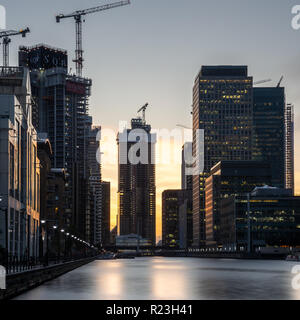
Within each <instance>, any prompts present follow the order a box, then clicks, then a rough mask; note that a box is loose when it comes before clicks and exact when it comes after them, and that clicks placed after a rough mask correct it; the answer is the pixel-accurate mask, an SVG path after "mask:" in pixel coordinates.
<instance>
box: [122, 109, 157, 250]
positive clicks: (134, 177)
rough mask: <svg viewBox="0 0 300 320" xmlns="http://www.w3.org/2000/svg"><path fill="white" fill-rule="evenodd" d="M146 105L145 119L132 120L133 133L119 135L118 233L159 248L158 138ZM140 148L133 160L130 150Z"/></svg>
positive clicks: (141, 110) (125, 132) (131, 131)
mask: <svg viewBox="0 0 300 320" xmlns="http://www.w3.org/2000/svg"><path fill="white" fill-rule="evenodd" d="M147 107H148V104H146V105H145V106H144V107H142V108H141V109H140V110H139V112H143V117H137V118H134V119H132V120H131V129H124V131H123V132H120V133H119V134H118V151H119V171H118V177H119V188H118V233H119V235H129V234H136V235H139V236H141V237H142V238H144V239H147V240H149V241H151V243H152V244H153V245H155V244H156V233H155V230H156V227H155V217H156V201H155V198H156V185H155V144H156V135H155V134H152V133H151V126H150V125H149V124H147V123H146V120H145V112H146V109H147ZM136 144H139V146H138V147H139V150H136V152H134V154H135V155H136V157H137V159H132V156H131V151H132V150H131V148H132V147H133V146H134V145H136Z"/></svg>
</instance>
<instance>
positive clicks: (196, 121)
mask: <svg viewBox="0 0 300 320" xmlns="http://www.w3.org/2000/svg"><path fill="white" fill-rule="evenodd" d="M252 88H253V78H252V77H250V76H248V68H247V66H202V68H201V70H200V72H199V74H198V75H197V77H196V79H195V84H194V88H193V131H194V134H193V136H194V140H193V156H194V157H196V156H198V152H199V150H197V149H196V145H197V144H196V140H195V139H196V130H198V129H202V130H204V171H203V173H202V174H200V175H199V176H194V177H193V225H194V230H193V234H194V246H195V247H199V246H201V245H205V240H206V235H205V231H206V226H205V194H204V189H205V180H206V178H207V177H208V175H209V173H210V169H211V168H212V167H213V166H214V165H216V164H217V163H218V162H219V161H221V160H251V150H252V118H253V112H252V111H253V93H252Z"/></svg>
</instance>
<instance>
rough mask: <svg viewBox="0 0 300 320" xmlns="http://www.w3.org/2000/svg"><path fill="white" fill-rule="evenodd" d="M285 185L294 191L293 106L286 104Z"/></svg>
mask: <svg viewBox="0 0 300 320" xmlns="http://www.w3.org/2000/svg"><path fill="white" fill-rule="evenodd" d="M285 135H286V142H285V157H286V158H285V187H286V188H287V189H291V190H292V192H293V194H294V193H295V160H294V156H295V155H294V152H295V147H294V143H295V142H294V106H293V105H292V104H287V106H286V112H285Z"/></svg>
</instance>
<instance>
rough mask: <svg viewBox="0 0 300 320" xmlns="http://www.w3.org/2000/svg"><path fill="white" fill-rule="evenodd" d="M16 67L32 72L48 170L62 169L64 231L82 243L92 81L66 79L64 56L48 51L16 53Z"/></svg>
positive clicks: (36, 49)
mask: <svg viewBox="0 0 300 320" xmlns="http://www.w3.org/2000/svg"><path fill="white" fill-rule="evenodd" d="M19 64H20V66H26V67H28V68H29V69H30V77H31V86H32V92H33V96H34V101H35V102H36V104H35V106H34V108H33V119H34V125H35V126H36V128H37V131H38V132H39V133H47V136H48V138H49V140H50V142H51V145H52V148H53V156H52V159H51V160H52V167H54V168H65V169H66V176H67V184H66V199H65V200H66V210H65V212H66V216H67V225H68V226H72V227H73V228H74V229H75V230H76V231H77V232H78V235H79V236H80V237H82V238H84V237H86V221H87V219H86V215H87V206H88V198H87V194H88V169H87V154H88V153H87V146H88V143H87V134H86V132H87V130H86V128H87V124H86V121H87V115H88V110H89V96H90V94H91V86H92V81H91V80H90V79H86V78H82V77H77V76H75V75H70V74H68V56H67V52H66V51H65V50H62V49H57V48H52V47H50V46H47V45H43V44H42V45H37V46H35V47H20V50H19Z"/></svg>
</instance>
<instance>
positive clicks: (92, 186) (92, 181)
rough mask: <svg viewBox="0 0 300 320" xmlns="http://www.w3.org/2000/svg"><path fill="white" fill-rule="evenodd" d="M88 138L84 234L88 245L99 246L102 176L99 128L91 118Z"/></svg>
mask: <svg viewBox="0 0 300 320" xmlns="http://www.w3.org/2000/svg"><path fill="white" fill-rule="evenodd" d="M86 122H87V124H89V125H88V126H87V136H88V147H87V150H88V170H89V172H88V177H89V187H88V193H89V194H88V197H89V206H88V214H87V217H86V219H87V220H86V234H87V237H88V240H89V242H90V243H93V244H94V245H99V244H101V242H102V237H101V234H102V230H101V220H102V176H101V164H100V163H99V160H100V142H99V139H97V138H98V137H97V136H98V134H99V133H100V132H101V127H99V126H92V117H88V118H87V121H86Z"/></svg>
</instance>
